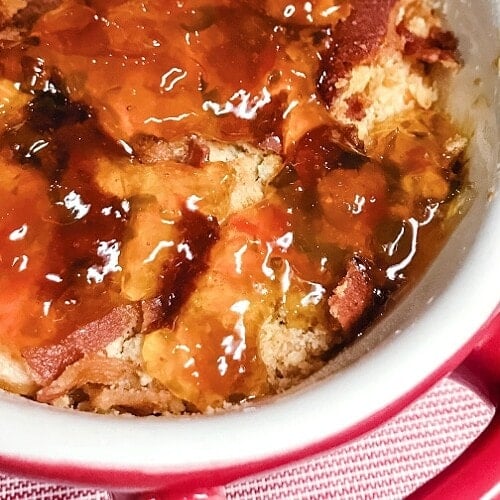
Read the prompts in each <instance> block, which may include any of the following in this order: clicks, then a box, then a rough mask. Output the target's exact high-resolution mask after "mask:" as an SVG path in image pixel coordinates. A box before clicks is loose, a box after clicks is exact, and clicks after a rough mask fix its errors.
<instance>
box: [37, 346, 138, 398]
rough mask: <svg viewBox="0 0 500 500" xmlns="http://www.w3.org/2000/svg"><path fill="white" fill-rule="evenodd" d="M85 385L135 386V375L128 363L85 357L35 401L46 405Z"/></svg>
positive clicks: (113, 359)
mask: <svg viewBox="0 0 500 500" xmlns="http://www.w3.org/2000/svg"><path fill="white" fill-rule="evenodd" d="M85 384H101V385H115V384H125V385H126V386H128V387H130V386H133V385H135V384H137V375H136V374H135V370H134V366H133V365H132V363H130V362H127V361H123V360H121V359H116V358H105V357H103V356H97V355H90V356H85V357H84V358H83V359H80V360H79V361H77V362H76V363H73V364H72V365H70V366H68V367H67V368H66V369H65V370H64V372H63V373H62V374H61V375H60V376H59V377H58V378H57V379H55V380H54V381H53V382H52V383H51V384H49V385H48V386H46V387H43V388H42V389H40V390H39V391H38V393H37V400H38V401H40V402H42V403H48V402H50V401H53V400H54V399H56V398H58V397H60V396H63V395H65V394H68V393H69V392H71V391H72V390H74V389H77V388H79V387H82V386H83V385H85Z"/></svg>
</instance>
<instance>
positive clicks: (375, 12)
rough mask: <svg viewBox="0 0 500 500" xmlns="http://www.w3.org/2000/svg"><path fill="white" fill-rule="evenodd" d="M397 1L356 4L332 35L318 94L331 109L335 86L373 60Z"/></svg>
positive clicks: (369, 0) (357, 0) (367, 0)
mask: <svg viewBox="0 0 500 500" xmlns="http://www.w3.org/2000/svg"><path fill="white" fill-rule="evenodd" d="M395 3H396V0H353V1H352V2H351V5H352V11H351V14H350V15H349V17H348V18H347V19H346V20H345V21H343V22H340V23H338V24H337V25H336V26H335V28H334V29H333V31H332V35H331V42H330V48H329V50H328V51H326V53H324V54H323V55H322V59H321V62H320V68H319V78H318V83H317V87H318V92H319V95H320V96H321V98H322V99H323V101H324V102H325V103H326V104H327V105H329V104H330V103H331V102H332V100H333V99H334V98H335V96H336V94H337V89H336V86H335V84H336V83H337V82H338V81H339V79H341V78H343V77H345V76H346V75H348V74H349V73H350V71H351V70H352V68H353V67H354V66H356V65H358V64H362V63H364V62H365V61H367V60H369V58H370V57H372V56H373V55H374V54H375V52H376V51H377V49H378V48H379V47H380V45H381V43H382V42H383V40H384V38H385V37H386V35H387V31H388V25H389V18H390V13H391V10H392V8H393V7H394V4H395Z"/></svg>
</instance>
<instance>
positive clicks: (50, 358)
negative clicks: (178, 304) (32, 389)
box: [22, 305, 141, 385]
mask: <svg viewBox="0 0 500 500" xmlns="http://www.w3.org/2000/svg"><path fill="white" fill-rule="evenodd" d="M140 317H141V312H140V309H139V307H138V306H137V305H122V306H118V307H115V308H114V309H113V310H111V312H109V313H108V314H106V315H105V316H104V317H102V318H100V319H98V320H96V321H92V322H91V323H89V324H88V325H85V326H83V327H82V328H79V329H77V330H75V331H74V332H72V333H70V334H69V335H68V336H67V337H66V338H64V339H63V340H61V341H60V342H59V343H57V344H52V345H49V346H42V347H31V348H28V349H25V350H24V351H23V353H22V354H23V357H24V358H25V359H26V362H27V363H28V366H29V367H30V369H31V371H32V375H33V378H34V379H35V381H36V382H37V383H38V384H40V385H47V384H48V383H50V382H51V381H52V380H54V379H55V378H56V377H57V376H59V375H60V374H61V373H62V372H63V370H64V368H66V367H67V366H68V365H70V364H72V363H74V362H75V361H78V360H79V359H81V358H82V357H83V356H84V355H85V354H90V353H95V352H97V351H99V350H100V349H103V348H104V347H106V346H107V345H108V344H109V343H110V342H112V341H113V340H116V339H117V338H118V337H120V336H121V335H123V333H124V332H125V331H127V330H132V329H133V328H135V327H136V325H137V324H138V322H139V321H140Z"/></svg>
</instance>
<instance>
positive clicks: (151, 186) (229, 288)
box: [0, 0, 461, 409]
mask: <svg viewBox="0 0 500 500" xmlns="http://www.w3.org/2000/svg"><path fill="white" fill-rule="evenodd" d="M267 3H269V5H267ZM267 3H262V2H253V1H243V0H242V1H239V2H238V1H229V0H219V1H217V2H213V1H211V2H208V1H204V0H196V1H167V2H165V1H159V0H157V1H146V2H131V1H129V2H127V1H120V0H113V1H90V2H78V1H70V0H67V1H64V2H62V4H61V6H60V7H59V8H57V9H55V10H52V11H50V12H48V13H47V14H45V15H43V16H42V17H41V18H40V19H39V20H38V21H37V22H36V23H35V24H34V26H33V28H32V30H31V33H29V36H27V37H26V38H25V40H24V41H23V42H22V43H20V44H17V45H13V46H11V47H10V48H5V49H3V50H2V51H0V67H1V68H2V76H3V78H8V79H10V80H11V81H12V82H18V85H19V87H20V88H21V89H22V90H23V91H24V92H26V93H28V94H29V95H30V96H31V98H32V100H31V102H30V103H29V104H28V105H27V107H26V108H25V109H24V111H23V113H24V117H23V120H22V121H21V122H20V123H16V124H15V126H12V127H7V128H6V129H5V130H4V131H3V133H2V134H1V136H0V161H1V163H2V168H1V170H0V337H1V339H2V342H3V343H5V344H8V345H11V346H13V347H15V348H16V349H19V351H20V352H24V353H25V354H26V353H27V352H28V353H29V352H35V351H32V350H30V349H31V348H37V347H40V346H42V347H44V348H47V347H50V348H51V349H52V351H58V352H59V354H58V355H59V356H60V353H61V352H62V351H63V350H64V349H68V347H67V346H68V342H69V341H68V340H67V339H74V336H75V335H76V334H75V332H78V331H79V330H80V329H82V328H85V326H86V325H89V324H94V325H95V324H96V323H95V322H96V321H98V320H100V319H101V318H104V317H108V318H111V317H112V313H113V311H117V310H118V311H120V310H121V309H117V308H120V307H124V306H127V305H131V306H133V308H134V309H133V310H134V311H136V310H137V311H139V312H137V314H138V315H139V316H138V317H140V322H141V321H142V324H143V327H144V328H143V329H144V331H146V332H149V331H151V330H154V329H157V328H164V329H167V331H168V334H165V335H163V336H162V338H161V339H159V342H160V343H162V342H163V343H162V344H161V348H162V349H165V350H166V351H165V352H167V354H168V356H169V359H168V360H167V361H166V363H167V365H168V367H169V368H168V369H166V372H165V374H164V379H165V380H167V386H168V387H169V388H170V389H171V390H172V391H173V392H174V393H175V394H177V395H178V396H180V397H182V398H185V399H186V400H188V401H190V402H191V403H193V404H194V405H196V406H197V407H198V408H201V409H203V408H204V407H206V406H207V405H209V404H213V403H214V402H215V403H216V404H217V403H218V402H220V401H221V400H222V399H229V400H233V401H236V400H242V399H245V398H252V397H255V396H260V395H262V394H265V393H266V392H268V391H269V390H270V388H269V387H268V385H267V382H266V380H265V378H266V377H265V370H264V367H263V364H262V361H261V360H260V357H259V352H258V345H257V344H258V340H257V338H258V333H259V330H260V328H261V326H262V323H263V322H264V321H265V320H266V318H268V317H269V316H270V315H272V314H275V313H276V308H277V307H278V306H279V307H281V308H283V310H284V311H285V314H286V316H287V318H288V326H289V327H297V328H306V327H308V326H309V325H311V324H315V325H319V326H321V327H323V328H332V329H338V328H339V325H338V324H336V323H335V320H334V319H333V318H331V317H329V316H328V314H327V311H328V307H327V299H328V297H329V295H330V294H331V293H332V290H333V289H334V287H335V286H336V285H337V284H338V282H339V280H340V279H341V277H342V276H343V274H344V273H345V269H346V262H347V261H348V260H349V259H350V258H351V257H352V256H353V255H359V256H362V257H363V258H364V259H366V260H367V261H369V262H370V263H371V264H370V266H371V269H370V273H371V278H372V280H373V281H372V282H373V295H374V305H375V306H376V307H373V308H371V309H370V311H367V314H366V319H369V318H373V317H374V316H375V315H376V314H378V311H379V310H380V307H379V306H380V305H381V304H382V303H383V302H384V301H385V299H386V297H387V295H388V294H389V293H390V292H392V291H394V290H396V289H397V288H398V287H399V286H400V285H401V284H403V283H405V282H407V281H414V280H415V279H416V276H417V275H418V274H419V273H420V272H421V270H422V269H423V267H424V266H425V265H426V264H427V262H428V261H429V260H430V258H431V257H432V256H433V255H435V254H436V252H437V250H438V248H439V246H440V244H441V241H442V240H443V239H444V236H445V232H443V231H442V229H441V228H440V221H441V220H442V219H443V217H444V213H445V211H444V210H442V211H441V209H440V207H441V205H442V204H443V203H444V202H445V201H447V200H449V199H450V197H451V196H452V195H453V192H454V190H456V188H457V187H458V186H459V181H460V175H461V174H460V170H459V168H458V167H457V166H456V165H455V166H453V165H450V161H451V160H450V159H449V158H447V156H446V152H445V150H444V146H443V145H444V142H445V141H446V140H447V139H448V138H449V137H452V136H453V135H454V133H455V131H454V129H453V127H452V126H451V125H450V124H449V123H448V120H447V119H446V118H444V117H442V116H440V115H433V114H429V116H428V117H427V118H425V120H424V121H425V132H424V133H421V132H420V133H419V134H413V133H410V132H405V131H398V132H396V131H395V132H394V133H392V134H389V135H388V136H386V137H384V138H382V139H381V140H380V142H379V145H378V148H379V150H378V151H377V154H375V155H373V157H372V158H371V159H368V158H367V157H366V156H365V153H364V151H363V149H362V145H360V144H359V142H357V140H356V137H355V135H353V132H352V130H349V129H346V128H342V127H339V126H338V125H337V124H336V123H335V121H334V120H333V118H332V117H331V116H330V115H329V114H328V111H327V107H326V106H325V104H324V102H322V100H321V99H322V98H323V99H324V98H325V95H326V94H328V92H326V94H323V95H322V96H318V95H317V87H318V85H319V86H320V87H321V85H320V82H321V75H322V73H321V67H320V63H321V64H324V61H325V60H326V59H325V58H327V56H326V55H328V57H330V59H331V58H334V57H336V56H335V53H333V55H332V53H331V52H328V50H330V49H328V47H330V48H331V44H332V43H333V42H334V41H335V37H337V38H338V39H339V40H340V39H342V40H343V41H342V43H343V44H344V48H342V47H341V44H340V45H338V50H337V52H339V51H340V52H341V55H342V57H341V58H340V59H339V60H340V62H339V63H338V64H340V65H341V66H342V71H343V72H345V71H346V67H347V66H346V64H347V63H346V61H347V59H349V58H351V59H352V60H351V62H350V64H355V63H357V62H359V61H361V59H362V58H363V57H365V56H366V55H367V54H368V53H369V52H370V51H371V50H373V49H374V47H375V45H376V44H377V43H378V42H379V40H380V38H381V37H383V34H384V33H385V31H384V30H385V24H384V23H385V22H386V20H387V17H388V15H389V14H388V12H389V10H390V8H391V6H392V4H393V2H390V1H387V2H384V3H383V4H384V9H381V10H380V12H379V13H378V14H379V18H377V20H376V19H373V18H371V21H372V22H374V23H375V24H376V27H374V28H373V30H372V31H371V32H370V33H371V34H370V33H369V34H367V33H363V32H362V33H361V34H360V40H362V41H363V40H364V41H366V40H368V41H369V43H368V45H367V46H366V47H365V48H366V51H364V52H363V53H362V54H361V52H359V51H358V52H356V51H354V52H355V53H354V52H352V51H351V52H349V49H348V48H346V47H345V46H347V45H349V44H351V45H352V44H353V43H354V45H356V43H357V42H359V40H353V39H351V38H350V36H351V35H349V36H348V34H347V33H350V30H351V28H352V26H353V25H355V24H356V23H355V22H353V19H354V21H356V19H365V17H366V15H367V12H368V14H369V12H370V9H368V8H367V9H368V10H364V11H363V16H365V17H363V16H361V17H359V16H360V14H359V9H361V8H365V4H367V5H368V4H369V6H370V8H371V9H372V11H373V5H374V4H375V3H374V2H351V3H352V4H353V11H352V12H353V14H352V15H353V16H354V18H353V17H348V15H349V13H350V11H351V3H349V2H333V3H332V2H322V1H318V2H311V3H310V2H272V1H271V0H269V1H268V2H267ZM306 4H310V8H309V7H308V6H307V5H306ZM356 9H358V10H356ZM356 16H358V17H356ZM346 18H347V21H346V20H345V19H346ZM349 19H350V21H349ZM339 22H340V24H337V23H339ZM335 25H337V26H338V27H339V28H338V29H339V31H338V32H336V31H335V28H334V26H335ZM370 26H371V25H370ZM336 33H337V34H336ZM347 39H349V40H347ZM327 49H328V50H327ZM325 54H326V55H325ZM352 54H354V55H352ZM339 57H340V56H339ZM321 61H323V62H321ZM330 62H331V63H332V64H333V65H334V67H335V64H334V62H332V61H330ZM339 67H340V66H339ZM339 71H340V70H339ZM332 81H333V80H331V81H330V83H331V82H332ZM325 85H326V84H325ZM318 88H319V87H318ZM415 120H416V122H418V121H419V120H420V117H418V116H417V117H416V118H415ZM410 128H411V127H410ZM192 134H199V135H202V136H204V137H208V138H213V139H220V140H234V139H237V140H245V141H247V142H250V143H252V144H254V145H256V146H258V147H261V148H263V149H264V150H267V151H275V152H277V153H280V154H281V157H282V160H283V170H282V171H281V172H280V173H279V174H278V176H277V177H276V178H275V179H274V181H273V183H272V185H273V187H272V189H271V190H270V191H269V193H268V194H267V196H266V199H265V200H264V201H263V202H261V203H260V204H259V205H258V206H257V207H252V208H249V209H246V210H244V211H243V212H242V213H239V214H234V215H229V216H227V217H226V215H227V214H225V212H224V211H223V208H222V207H224V206H226V205H227V204H228V200H229V196H230V192H229V190H230V188H231V182H232V181H231V180H230V179H229V177H230V176H228V175H226V174H225V173H224V171H223V166H221V165H212V164H210V163H209V162H207V151H206V150H205V149H204V148H203V147H202V146H200V145H199V144H197V142H196V140H194V142H191V143H190V145H189V150H188V153H187V155H186V157H185V158H184V162H182V161H178V162H173V161H170V162H168V161H160V162H158V163H157V164H153V166H146V165H143V164H141V163H140V162H139V161H138V159H137V157H136V154H135V150H134V147H135V145H136V144H138V141H140V140H142V139H143V138H144V137H151V136H154V137H155V138H156V139H161V140H164V141H168V140H172V139H183V138H185V137H186V136H188V137H191V136H192ZM422 152H424V154H422ZM453 161H455V160H453ZM106 162H108V164H109V165H110V169H111V166H112V165H115V166H117V169H118V170H117V172H118V173H117V174H116V175H117V176H118V175H119V172H122V171H123V172H125V171H127V172H132V174H130V179H131V180H130V183H129V184H127V182H128V181H126V182H125V181H123V182H122V181H120V180H118V181H116V182H115V183H114V184H113V182H114V181H113V180H112V179H111V181H109V179H108V181H109V184H108V185H112V186H114V187H113V188H112V189H111V188H109V189H104V188H103V184H102V183H101V180H99V179H98V173H99V172H103V171H104V172H105V171H106V167H103V165H106ZM452 167H453V168H454V170H453V168H452ZM103 168H104V170H102V169H103ZM120 169H121V170H120ZM221 169H222V170H221ZM110 171H111V170H110ZM113 175H114V174H113ZM120 175H121V174H120ZM426 175H434V176H437V179H438V181H439V182H438V183H437V184H438V185H440V183H441V184H442V186H443V187H442V189H441V191H436V189H437V188H436V189H434V190H433V191H432V192H431V193H430V194H428V193H427V194H426V193H420V192H419V191H418V189H415V190H413V191H412V189H410V188H407V187H408V186H413V184H412V183H418V182H420V180H419V179H424V180H425V176H426ZM117 179H119V177H117ZM228 179H229V180H228ZM405 186H406V187H405ZM120 190H121V191H120ZM160 191H161V193H162V194H158V192H160ZM118 192H119V193H120V194H118ZM200 193H201V196H200ZM193 195H195V196H196V197H197V198H196V200H198V201H200V203H199V206H198V205H196V203H195V206H194V208H193V206H192V203H193ZM196 200H195V201H196ZM434 220H435V221H436V222H434ZM138 227H140V228H141V229H140V231H139V233H138V229H137V228H138ZM417 241H418V243H417ZM417 247H418V248H417ZM417 249H418V252H417ZM131 266H132V267H131ZM133 266H135V267H133ZM132 268H133V269H134V273H132V274H133V275H129V274H130V272H131V271H130V270H131V269H132ZM127 273H129V274H127ZM146 281H147V283H146V284H145V282H146ZM110 314H111V316H107V315H110ZM134 314H135V313H134ZM147 314H149V316H148V319H146V316H147ZM134 318H135V316H134ZM108 323H110V321H108V322H107V323H106V322H104V323H102V325H104V324H108ZM111 323H112V321H111ZM111 326H112V325H111ZM139 326H140V325H139ZM358 326H359V331H361V330H362V329H363V327H364V323H363V324H360V325H358ZM101 327H102V328H104V326H101ZM94 329H95V328H94ZM119 333H120V332H117V335H118V334H119ZM356 333H357V332H342V335H343V336H344V337H348V336H352V335H354V334H356ZM92 335H94V336H95V335H98V332H97V333H92ZM238 335H239V337H238ZM105 337H106V338H108V337H107V336H105ZM238 339H239V340H238ZM71 342H73V341H72V340H71ZM51 346H52V347H51ZM54 346H55V347H54ZM61 346H63V347H61ZM73 347H74V346H73ZM26 348H30V349H28V350H27V351H26V350H24V351H23V349H26ZM78 349H79V350H78ZM78 349H76V351H75V352H76V354H75V352H72V354H71V356H72V360H73V361H74V360H75V357H76V359H77V358H78V357H79V356H82V355H83V354H84V353H85V352H86V351H85V349H82V348H80V347H79V348H78ZM36 352H37V353H38V354H39V353H40V352H41V351H36ZM44 352H45V351H44ZM65 352H66V351H65ZM162 352H163V351H162ZM186 353H189V355H187V354H186ZM38 354H37V355H33V357H32V359H34V360H35V361H36V360H38V361H36V362H35V361H34V365H33V366H32V367H34V368H35V370H36V366H35V365H36V363H41V362H42V361H40V360H39V356H38ZM47 355H48V354H47ZM28 357H29V356H28ZM58 359H59V358H58ZM191 359H192V361H191ZM188 362H189V363H188ZM58 363H59V361H58ZM51 366H54V367H55V368H54V371H53V372H51V371H49V372H45V373H44V374H43V375H42V374H40V378H42V379H44V380H45V381H50V380H51V379H53V378H54V377H56V376H57V375H59V374H60V372H61V370H62V369H63V368H64V366H63V365H61V364H60V363H59V364H57V363H54V364H53V365H51ZM162 381H163V379H162ZM170 384H172V386H171V385H170Z"/></svg>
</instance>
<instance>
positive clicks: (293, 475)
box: [0, 379, 493, 500]
mask: <svg viewBox="0 0 500 500" xmlns="http://www.w3.org/2000/svg"><path fill="white" fill-rule="evenodd" d="M492 416H493V408H491V407H490V406H488V405H487V404H486V403H485V402H484V401H483V400H482V399H481V398H480V397H479V396H478V395H476V394H475V393H474V392H472V391H471V390H470V389H469V388H467V387H465V386H462V385H460V384H459V383H458V382H455V381H453V380H451V379H444V380H442V381H441V382H439V383H438V384H437V385H436V386H435V387H434V388H433V389H431V390H430V391H429V392H428V393H427V394H426V395H425V396H423V397H422V398H421V399H419V400H418V401H417V402H415V403H414V404H413V405H411V406H410V407H409V408H407V409H406V410H405V411H403V412H402V413H400V414H399V415H397V416H396V417H395V418H393V419H392V420H390V421H389V422H387V423H386V424H385V425H383V426H382V427H380V428H378V429H376V430H375V431H373V432H372V433H371V434H369V435H367V436H365V437H364V438H362V439H360V440H358V441H356V442H354V443H351V444H348V445H346V446H343V447H341V448H337V449H335V450H333V451H330V452H328V453H324V454H322V455H319V456H317V457H314V458H311V459H308V460H305V461H302V462H300V463H297V464H294V465H293V466H288V467H286V468H282V469H279V470H276V471H274V472H271V473H267V474H262V475H259V476H256V477H252V478H249V479H247V480H243V481H238V482H235V483H232V484H229V485H227V486H226V489H225V490H226V496H227V499H228V500H284V499H294V500H295V499H318V500H320V499H335V498H339V499H342V500H355V499H356V500H357V499H377V498H383V499H401V498H404V497H405V496H406V495H408V494H409V493H411V492H412V491H414V490H415V489H416V488H417V487H418V486H420V485H421V484H423V483H424V482H425V481H426V480H428V479H430V478H431V477H433V476H434V475H436V474H437V473H438V472H439V471H441V470H442V469H443V468H445V467H446V466H447V465H448V464H449V463H451V462H452V461H453V460H454V459H455V458H456V457H457V456H458V455H460V453H461V452H462V451H463V450H464V449H465V448H466V447H467V445H468V444H469V443H471V442H472V441H473V440H474V439H475V438H476V437H477V436H478V435H479V434H480V433H481V431H482V430H483V429H484V428H485V427H486V426H487V424H488V422H489V421H490V420H491V418H492ZM0 499H2V500H26V499H30V500H32V499H33V500H110V495H109V494H108V493H107V492H104V491H93V490H83V489H77V488H70V487H68V486H62V485H56V484H47V483H36V482H32V481H28V480H25V479H20V478H16V477H7V476H2V475H0Z"/></svg>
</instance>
